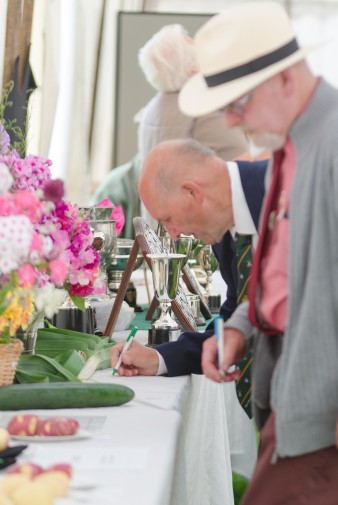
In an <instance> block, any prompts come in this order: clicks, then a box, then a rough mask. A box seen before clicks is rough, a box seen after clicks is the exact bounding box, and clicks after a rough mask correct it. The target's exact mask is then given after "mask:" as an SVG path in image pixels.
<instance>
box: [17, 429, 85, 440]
mask: <svg viewBox="0 0 338 505" xmlns="http://www.w3.org/2000/svg"><path fill="white" fill-rule="evenodd" d="M91 436H92V434H91V433H90V432H89V431H85V430H81V429H80V430H78V431H77V433H75V434H74V435H58V436H53V437H51V436H48V435H46V436H43V437H41V436H39V435H33V436H28V435H10V437H11V439H12V440H20V442H72V441H73V440H83V439H85V438H90V437H91Z"/></svg>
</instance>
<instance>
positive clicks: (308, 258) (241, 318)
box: [226, 80, 338, 457]
mask: <svg viewBox="0 0 338 505" xmlns="http://www.w3.org/2000/svg"><path fill="white" fill-rule="evenodd" d="M289 136H290V139H291V141H292V142H293V144H294V147H295V151H296V160H297V167H296V174H295V179H294V183H293V188H292V194H291V202H290V209H289V217H290V250H289V258H288V259H289V271H288V278H289V300H288V320H287V329H286V332H285V334H284V336H283V337H281V336H279V337H269V336H265V335H263V334H260V333H259V332H258V331H257V330H253V328H252V327H251V325H250V323H249V322H248V319H247V311H248V305H247V304H242V305H241V306H240V307H239V308H238V310H237V311H236V312H235V314H234V315H233V316H232V318H231V319H230V320H228V322H227V323H226V326H228V327H233V328H237V329H239V330H241V331H242V332H243V333H244V334H245V336H246V338H247V339H250V338H251V339H253V345H254V348H255V364H254V369H253V383H254V384H253V390H254V391H253V397H254V405H255V416H256V418H257V420H258V423H259V424H261V421H262V414H263V418H264V412H265V411H266V410H267V409H268V408H269V406H271V408H272V409H273V410H274V412H275V414H276V437H277V447H276V453H277V455H279V456H281V457H283V456H296V455H300V454H304V453H307V452H312V451H315V450H318V449H321V448H324V447H329V446H333V445H335V437H336V421H337V414H338V240H337V237H338V198H337V197H338V91H337V90H336V89H334V88H332V87H331V86H330V85H329V84H327V83H326V82H325V81H323V80H322V81H321V82H320V83H319V86H318V87H317V89H316V91H315V93H314V96H313V98H312V100H311V103H310V105H309V107H308V108H307V109H306V111H305V113H304V114H303V115H302V116H301V117H300V118H299V119H298V120H297V121H296V122H295V124H294V125H293V127H292V129H291V131H290V134H289ZM269 176H270V177H271V166H270V170H269V171H268V174H267V177H269ZM280 349H281V353H280Z"/></svg>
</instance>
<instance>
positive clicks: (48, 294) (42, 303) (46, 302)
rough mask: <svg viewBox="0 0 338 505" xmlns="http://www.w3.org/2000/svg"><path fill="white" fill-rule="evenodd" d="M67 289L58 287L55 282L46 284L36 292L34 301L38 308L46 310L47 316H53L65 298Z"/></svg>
mask: <svg viewBox="0 0 338 505" xmlns="http://www.w3.org/2000/svg"><path fill="white" fill-rule="evenodd" d="M66 295H67V291H65V290H64V289H58V288H56V287H55V286H54V284H46V285H45V286H43V287H42V288H40V289H37V290H36V291H35V293H34V303H35V307H36V309H37V310H38V311H39V312H40V311H41V312H44V313H45V315H46V317H48V318H52V317H53V315H54V314H55V313H56V312H57V311H58V309H59V307H60V306H61V304H62V302H63V301H64V300H65V297H66Z"/></svg>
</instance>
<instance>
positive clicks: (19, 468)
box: [7, 463, 44, 479]
mask: <svg viewBox="0 0 338 505" xmlns="http://www.w3.org/2000/svg"><path fill="white" fill-rule="evenodd" d="M43 471H44V470H43V468H42V467H41V466H40V465H36V464H35V463H23V464H22V465H12V466H11V467H10V468H9V469H8V471H7V474H13V473H20V474H22V475H26V476H27V477H28V478H29V479H34V477H36V476H37V475H39V474H40V473H42V472H43Z"/></svg>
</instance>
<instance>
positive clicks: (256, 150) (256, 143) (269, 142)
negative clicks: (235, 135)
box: [248, 132, 286, 159]
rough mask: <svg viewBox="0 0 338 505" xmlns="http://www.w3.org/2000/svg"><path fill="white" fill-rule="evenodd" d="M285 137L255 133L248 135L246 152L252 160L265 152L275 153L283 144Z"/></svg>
mask: <svg viewBox="0 0 338 505" xmlns="http://www.w3.org/2000/svg"><path fill="white" fill-rule="evenodd" d="M285 140H286V139H285V137H284V136H283V135H279V134H277V133H269V132H257V133H250V135H248V150H249V152H250V155H251V156H252V158H253V159H255V158H256V157H258V156H259V155H260V154H262V153H263V152H265V151H277V150H278V149H280V148H281V147H282V146H283V145H284V144H285Z"/></svg>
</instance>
